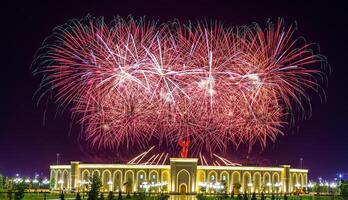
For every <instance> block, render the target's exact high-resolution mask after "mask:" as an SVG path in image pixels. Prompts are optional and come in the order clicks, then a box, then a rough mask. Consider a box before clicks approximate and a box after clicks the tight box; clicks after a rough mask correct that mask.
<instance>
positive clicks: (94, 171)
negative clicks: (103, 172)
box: [92, 169, 100, 177]
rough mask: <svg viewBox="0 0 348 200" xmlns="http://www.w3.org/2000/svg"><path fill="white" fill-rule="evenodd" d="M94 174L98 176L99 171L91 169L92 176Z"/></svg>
mask: <svg viewBox="0 0 348 200" xmlns="http://www.w3.org/2000/svg"><path fill="white" fill-rule="evenodd" d="M94 174H97V175H98V176H99V177H100V171H99V170H97V169H95V170H93V171H92V176H94Z"/></svg>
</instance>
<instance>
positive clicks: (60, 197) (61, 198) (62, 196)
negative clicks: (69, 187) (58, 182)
mask: <svg viewBox="0 0 348 200" xmlns="http://www.w3.org/2000/svg"><path fill="white" fill-rule="evenodd" d="M59 199H60V200H64V199H65V195H64V192H63V191H62V192H61V193H60V195H59Z"/></svg>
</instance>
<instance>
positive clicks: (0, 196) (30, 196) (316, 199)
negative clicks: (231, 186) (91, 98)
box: [0, 192, 348, 200]
mask: <svg viewBox="0 0 348 200" xmlns="http://www.w3.org/2000/svg"><path fill="white" fill-rule="evenodd" d="M44 195H45V194H44V193H39V192H30V193H25V195H24V199H23V200H44ZM64 195H65V196H64V197H65V199H67V200H69V199H71V200H72V199H75V197H76V193H65V194H64ZM80 195H81V198H82V197H83V196H84V199H87V196H86V194H85V195H83V194H80ZM107 195H108V194H107V193H104V199H105V200H107ZM157 197H158V195H153V196H151V197H150V196H147V198H146V199H147V200H157V199H158V198H157ZM265 197H266V200H270V199H271V197H270V196H269V195H265ZM117 198H118V194H117V193H114V199H115V200H117ZM46 199H47V200H53V199H59V193H55V192H53V193H46ZM179 199H181V198H179ZM257 199H258V200H260V196H257ZM0 200H9V196H8V194H7V192H0ZM12 200H14V194H12ZM123 200H127V198H126V196H125V195H124V196H123ZM130 200H137V198H136V197H134V196H132V197H131V199H130ZM204 200H238V199H237V196H235V197H234V198H231V197H230V196H228V197H227V198H222V197H221V196H220V197H218V196H204ZM242 200H243V199H242ZM249 200H250V196H249ZM276 200H284V196H278V198H277V197H276ZM288 200H348V198H347V197H346V198H343V197H341V196H332V195H321V196H309V195H303V196H294V195H288Z"/></svg>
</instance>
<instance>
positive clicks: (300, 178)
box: [298, 174, 303, 189]
mask: <svg viewBox="0 0 348 200" xmlns="http://www.w3.org/2000/svg"><path fill="white" fill-rule="evenodd" d="M298 183H299V184H300V189H301V188H303V176H302V174H299V175H298Z"/></svg>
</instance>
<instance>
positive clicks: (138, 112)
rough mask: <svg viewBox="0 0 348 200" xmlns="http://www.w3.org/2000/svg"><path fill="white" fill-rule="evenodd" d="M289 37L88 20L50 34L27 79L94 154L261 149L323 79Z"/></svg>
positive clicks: (279, 32)
mask: <svg viewBox="0 0 348 200" xmlns="http://www.w3.org/2000/svg"><path fill="white" fill-rule="evenodd" d="M293 33H294V27H293V26H290V27H288V28H286V27H285V26H284V24H283V21H282V20H279V21H278V23H277V24H276V25H274V24H272V23H268V26H267V27H266V28H265V29H262V28H260V26H259V25H256V24H254V25H252V26H249V27H236V28H233V27H224V26H223V25H221V24H219V23H215V24H213V25H212V24H210V25H209V24H207V23H197V24H196V25H192V24H189V25H181V24H179V23H166V24H157V23H155V22H145V21H144V20H139V21H137V20H134V19H128V20H124V19H122V18H116V19H115V20H114V23H112V25H107V24H105V23H104V22H103V21H102V20H99V19H94V18H90V17H87V19H84V20H81V21H78V20H72V21H70V22H68V23H67V24H65V25H63V26H61V27H59V28H56V29H55V31H54V33H53V36H52V37H50V40H49V41H52V42H46V45H45V46H44V48H43V50H44V51H41V52H43V53H40V54H39V56H38V60H41V61H43V62H41V64H40V65H39V66H38V67H37V68H36V70H35V73H39V74H44V75H43V77H44V78H43V83H42V87H41V88H40V89H41V90H40V91H44V92H43V94H46V93H47V91H52V92H53V98H54V99H55V101H57V102H58V103H60V104H61V106H63V107H68V108H70V109H71V112H72V114H73V115H74V116H75V117H77V119H78V123H80V124H81V125H82V127H83V133H82V134H83V135H82V136H83V138H85V140H86V141H88V142H90V144H91V145H92V146H98V147H107V148H118V147H119V146H120V145H125V144H126V145H127V147H128V146H132V145H136V146H142V147H143V146H146V144H147V142H148V141H150V140H156V141H160V142H165V143H167V144H168V143H169V144H174V143H177V141H178V140H179V139H180V138H185V137H190V138H191V143H192V146H193V147H194V148H196V149H199V150H200V149H206V150H208V151H210V152H211V151H213V150H216V149H218V150H225V149H226V148H228V146H229V144H233V145H234V146H238V145H240V144H242V143H247V144H249V146H250V147H251V146H252V145H253V144H255V143H259V144H261V146H262V147H265V146H266V143H267V140H268V139H270V140H273V141H274V140H276V137H277V135H278V134H283V133H282V129H283V127H284V126H285V125H286V124H287V121H288V117H287V116H289V115H291V114H292V113H293V112H292V110H293V108H294V106H295V107H303V106H302V103H303V101H304V100H305V101H307V100H308V99H307V94H306V89H313V90H314V91H317V88H318V84H317V81H316V79H315V77H317V75H321V74H322V72H321V70H320V68H319V67H316V66H321V65H320V64H322V63H323V59H322V57H321V56H319V55H316V54H314V53H313V51H312V49H311V45H310V44H306V43H305V42H304V41H303V40H299V39H294V38H293V37H294V36H293ZM42 63H43V64H42ZM304 97H305V98H304ZM303 99H304V100H303Z"/></svg>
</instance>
